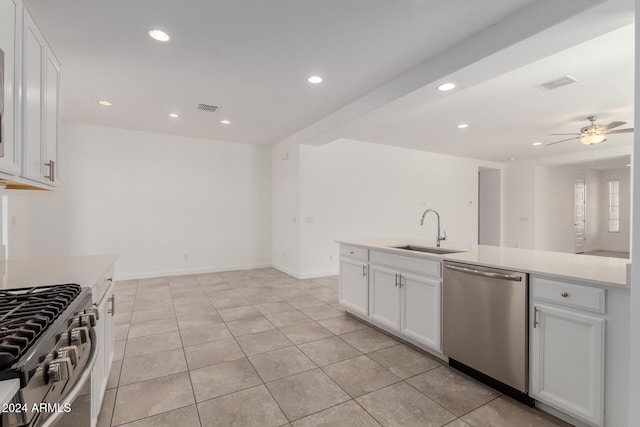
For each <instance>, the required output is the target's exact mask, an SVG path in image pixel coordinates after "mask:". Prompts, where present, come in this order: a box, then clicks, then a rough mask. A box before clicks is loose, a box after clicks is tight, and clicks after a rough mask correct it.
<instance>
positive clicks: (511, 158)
mask: <svg viewBox="0 0 640 427" xmlns="http://www.w3.org/2000/svg"><path fill="white" fill-rule="evenodd" d="M515 159H516V158H515V157H509V158H508V159H507V160H509V161H510V162H513V161H514V160H515Z"/></svg>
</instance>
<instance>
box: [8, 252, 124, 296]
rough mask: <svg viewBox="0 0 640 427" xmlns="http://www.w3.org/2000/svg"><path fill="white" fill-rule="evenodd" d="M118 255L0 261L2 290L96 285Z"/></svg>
mask: <svg viewBox="0 0 640 427" xmlns="http://www.w3.org/2000/svg"><path fill="white" fill-rule="evenodd" d="M117 257H118V256H117V255H88V256H65V257H50V258H23V259H9V260H4V261H0V289H14V288H26V287H31V286H43V285H58V284H64V283H77V284H79V285H81V286H86V287H91V286H93V285H95V282H96V280H98V279H99V278H100V277H102V275H104V274H105V272H106V271H107V269H108V268H109V267H110V266H111V265H112V264H113V263H114V262H115V261H116V258H117Z"/></svg>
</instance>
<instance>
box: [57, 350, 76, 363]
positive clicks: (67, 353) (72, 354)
mask: <svg viewBox="0 0 640 427" xmlns="http://www.w3.org/2000/svg"><path fill="white" fill-rule="evenodd" d="M65 357H68V358H69V360H71V364H72V365H73V366H75V365H76V363H78V346H76V345H70V346H66V347H60V348H59V349H58V358H59V359H62V358H65Z"/></svg>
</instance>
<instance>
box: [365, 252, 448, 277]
mask: <svg viewBox="0 0 640 427" xmlns="http://www.w3.org/2000/svg"><path fill="white" fill-rule="evenodd" d="M369 260H370V262H371V263H372V264H378V265H384V266H386V267H387V268H391V269H395V270H399V271H408V272H413V273H416V274H420V275H423V276H430V277H433V278H436V279H440V278H441V277H442V269H441V265H442V263H441V262H440V261H431V260H428V259H420V258H413V257H408V256H400V255H393V254H388V253H386V252H376V251H371V254H370V258H369Z"/></svg>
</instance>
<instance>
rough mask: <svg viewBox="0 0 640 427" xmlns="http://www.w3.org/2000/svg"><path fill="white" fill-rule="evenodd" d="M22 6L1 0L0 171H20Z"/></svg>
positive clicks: (17, 172)
mask: <svg viewBox="0 0 640 427" xmlns="http://www.w3.org/2000/svg"><path fill="white" fill-rule="evenodd" d="M20 13H21V8H20V7H19V4H18V3H16V1H15V0H0V51H1V52H0V121H1V122H2V133H1V134H0V140H1V143H0V172H2V173H6V174H9V175H18V174H19V173H20V149H19V145H18V141H19V138H20V133H19V132H20V126H19V122H18V118H19V115H17V114H16V112H18V111H19V108H20V104H19V99H18V94H19V91H18V90H17V89H18V87H19V84H20V73H19V70H20V67H19V65H20V64H19V63H20V61H19V58H20V56H19V55H18V53H19V47H20V46H19V40H20V37H19V33H18V28H19V26H18V25H17V24H18V23H19V22H20Z"/></svg>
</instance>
